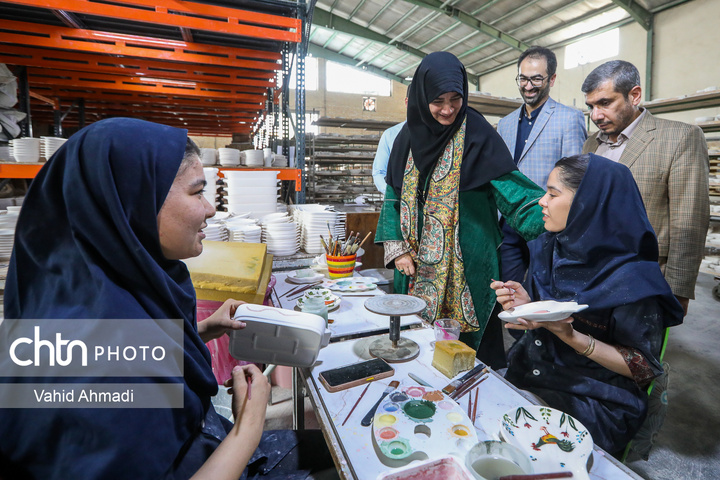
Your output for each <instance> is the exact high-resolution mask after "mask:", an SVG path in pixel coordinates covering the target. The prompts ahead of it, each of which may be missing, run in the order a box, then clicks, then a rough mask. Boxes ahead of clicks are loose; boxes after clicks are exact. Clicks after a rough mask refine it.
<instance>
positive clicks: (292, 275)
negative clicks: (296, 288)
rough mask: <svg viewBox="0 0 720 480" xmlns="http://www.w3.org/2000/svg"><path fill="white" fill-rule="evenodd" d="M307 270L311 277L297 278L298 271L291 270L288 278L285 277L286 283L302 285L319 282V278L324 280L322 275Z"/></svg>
mask: <svg viewBox="0 0 720 480" xmlns="http://www.w3.org/2000/svg"><path fill="white" fill-rule="evenodd" d="M307 270H309V271H310V272H311V273H312V275H310V276H309V277H299V276H298V272H299V270H293V271H292V272H290V273H288V276H287V279H288V281H289V282H291V283H297V284H304V283H315V282H317V281H318V280H320V279H321V278H324V276H323V274H322V273H317V272H315V271H314V270H312V269H307Z"/></svg>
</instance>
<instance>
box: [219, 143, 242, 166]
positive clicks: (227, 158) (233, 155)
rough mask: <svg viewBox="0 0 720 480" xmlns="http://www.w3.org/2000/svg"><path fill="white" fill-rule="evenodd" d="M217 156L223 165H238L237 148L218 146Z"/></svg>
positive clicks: (238, 154) (238, 153) (238, 151)
mask: <svg viewBox="0 0 720 480" xmlns="http://www.w3.org/2000/svg"><path fill="white" fill-rule="evenodd" d="M217 151H218V158H219V160H220V165H222V166H223V167H237V166H239V165H240V150H238V149H237V148H218V149H217Z"/></svg>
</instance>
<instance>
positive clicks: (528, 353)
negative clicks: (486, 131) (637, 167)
mask: <svg viewBox="0 0 720 480" xmlns="http://www.w3.org/2000/svg"><path fill="white" fill-rule="evenodd" d="M540 205H541V206H542V207H543V215H544V220H545V228H546V229H547V230H548V232H547V233H544V234H543V235H541V236H540V237H538V238H537V239H536V240H533V241H532V242H530V243H528V246H529V247H530V268H529V270H528V274H529V277H528V279H527V280H526V282H525V288H523V286H521V285H520V284H519V283H517V282H505V283H503V282H499V281H498V282H493V283H492V284H491V287H492V288H493V289H495V290H496V292H495V293H496V295H497V300H498V302H500V303H501V304H502V306H503V308H504V309H505V310H508V309H510V308H512V307H516V306H518V305H522V304H525V303H528V302H530V301H540V300H557V301H562V302H578V303H579V304H585V305H588V306H589V307H588V308H587V309H586V310H583V311H581V312H579V313H575V314H573V315H572V317H570V318H567V319H565V320H561V321H558V322H532V321H527V320H524V319H520V320H519V321H520V325H513V324H507V325H506V326H507V328H511V329H519V330H527V331H526V332H525V333H524V334H523V336H522V337H521V338H520V340H518V341H517V342H516V344H515V345H513V347H512V348H511V349H510V351H509V353H508V363H509V366H508V371H507V373H506V375H505V378H507V379H508V380H510V381H511V382H512V383H513V384H514V385H515V386H517V387H519V388H522V389H526V390H529V391H530V392H532V393H534V394H536V395H538V396H539V397H540V398H542V399H543V400H544V401H545V402H547V404H548V405H549V406H551V407H553V408H557V409H559V410H562V411H564V412H566V413H569V414H570V415H572V416H574V417H576V418H577V419H578V420H580V421H581V422H582V423H583V424H584V425H585V427H587V429H588V430H589V431H590V433H591V434H592V437H593V440H594V441H595V443H596V444H597V445H599V446H601V447H602V448H604V449H605V450H607V451H608V452H610V453H613V454H617V453H620V452H622V450H623V449H624V448H625V445H626V444H627V443H628V442H629V441H630V440H632V438H633V436H634V435H635V434H636V433H637V431H638V429H639V428H640V426H641V425H642V422H643V421H644V419H645V415H646V412H647V400H648V395H647V393H646V391H645V387H647V385H648V384H649V382H650V381H651V380H652V379H653V378H655V377H657V376H658V375H660V374H662V372H663V368H662V365H661V363H660V360H659V358H660V350H661V347H662V342H663V334H664V332H665V329H666V328H668V327H671V326H674V325H678V324H680V323H682V318H683V310H682V307H681V306H680V303H678V301H677V300H676V299H675V297H674V295H673V294H672V292H671V290H670V287H669V286H668V284H667V282H666V281H665V279H664V277H663V275H662V273H661V271H660V267H659V266H658V263H657V260H658V244H657V238H656V237H655V233H654V232H653V229H652V227H651V226H650V222H649V221H648V218H647V215H646V213H645V207H644V205H643V202H642V198H641V197H640V192H639V191H638V188H637V185H636V184H635V180H634V179H633V176H632V174H631V173H630V170H628V168H627V167H625V166H624V165H622V164H619V163H616V162H612V161H610V160H608V159H606V158H603V157H599V156H596V155H593V154H588V155H579V156H574V157H567V158H563V159H562V160H560V161H559V162H558V163H557V164H556V166H555V168H554V169H553V171H552V172H551V173H550V176H549V178H548V191H547V193H546V194H545V196H544V197H543V198H542V199H541V200H540Z"/></svg>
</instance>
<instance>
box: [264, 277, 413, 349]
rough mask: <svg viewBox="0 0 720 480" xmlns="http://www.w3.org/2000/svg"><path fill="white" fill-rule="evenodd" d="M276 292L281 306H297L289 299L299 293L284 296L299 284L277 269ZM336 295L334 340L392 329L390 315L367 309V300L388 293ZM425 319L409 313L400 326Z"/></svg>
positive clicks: (332, 327) (344, 293)
mask: <svg viewBox="0 0 720 480" xmlns="http://www.w3.org/2000/svg"><path fill="white" fill-rule="evenodd" d="M273 275H274V276H275V287H274V288H275V292H276V293H277V295H278V297H280V302H281V304H282V308H288V309H292V308H294V307H295V304H296V302H297V299H294V300H289V299H288V296H289V297H291V298H294V297H296V295H288V296H284V297H283V296H282V295H283V294H285V293H287V292H289V291H290V290H292V289H293V288H296V287H299V286H300V285H297V284H294V283H290V282H287V281H286V279H287V275H288V274H287V272H275V273H273ZM333 293H334V294H336V295H338V296H340V297H342V301H341V302H340V307H339V308H338V309H337V310H335V311H332V312H328V318H329V319H331V320H333V322H332V323H331V324H330V331H331V332H332V337H331V341H338V340H340V339H342V338H347V337H353V336H360V335H368V334H374V333H378V334H379V333H384V332H387V331H388V330H389V329H390V317H388V316H384V315H378V314H376V313H371V312H370V311H368V310H367V309H366V308H365V305H364V303H365V300H367V299H368V298H370V297H371V296H375V295H385V292H383V291H382V290H380V289H379V288H376V289H374V290H369V291H367V292H355V293H347V292H338V291H334V292H333ZM272 300H273V302H275V303H277V299H276V297H275V295H273V296H272ZM420 325H422V319H421V318H420V317H418V316H417V315H408V316H405V317H400V328H402V327H407V326H420Z"/></svg>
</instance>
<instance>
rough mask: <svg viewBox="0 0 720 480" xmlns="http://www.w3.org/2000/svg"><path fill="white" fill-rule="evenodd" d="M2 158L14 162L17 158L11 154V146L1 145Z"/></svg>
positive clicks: (0, 154)
mask: <svg viewBox="0 0 720 480" xmlns="http://www.w3.org/2000/svg"><path fill="white" fill-rule="evenodd" d="M0 160H4V161H6V162H14V161H15V159H14V158H13V157H12V156H11V155H10V146H9V145H7V146H6V145H0Z"/></svg>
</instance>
